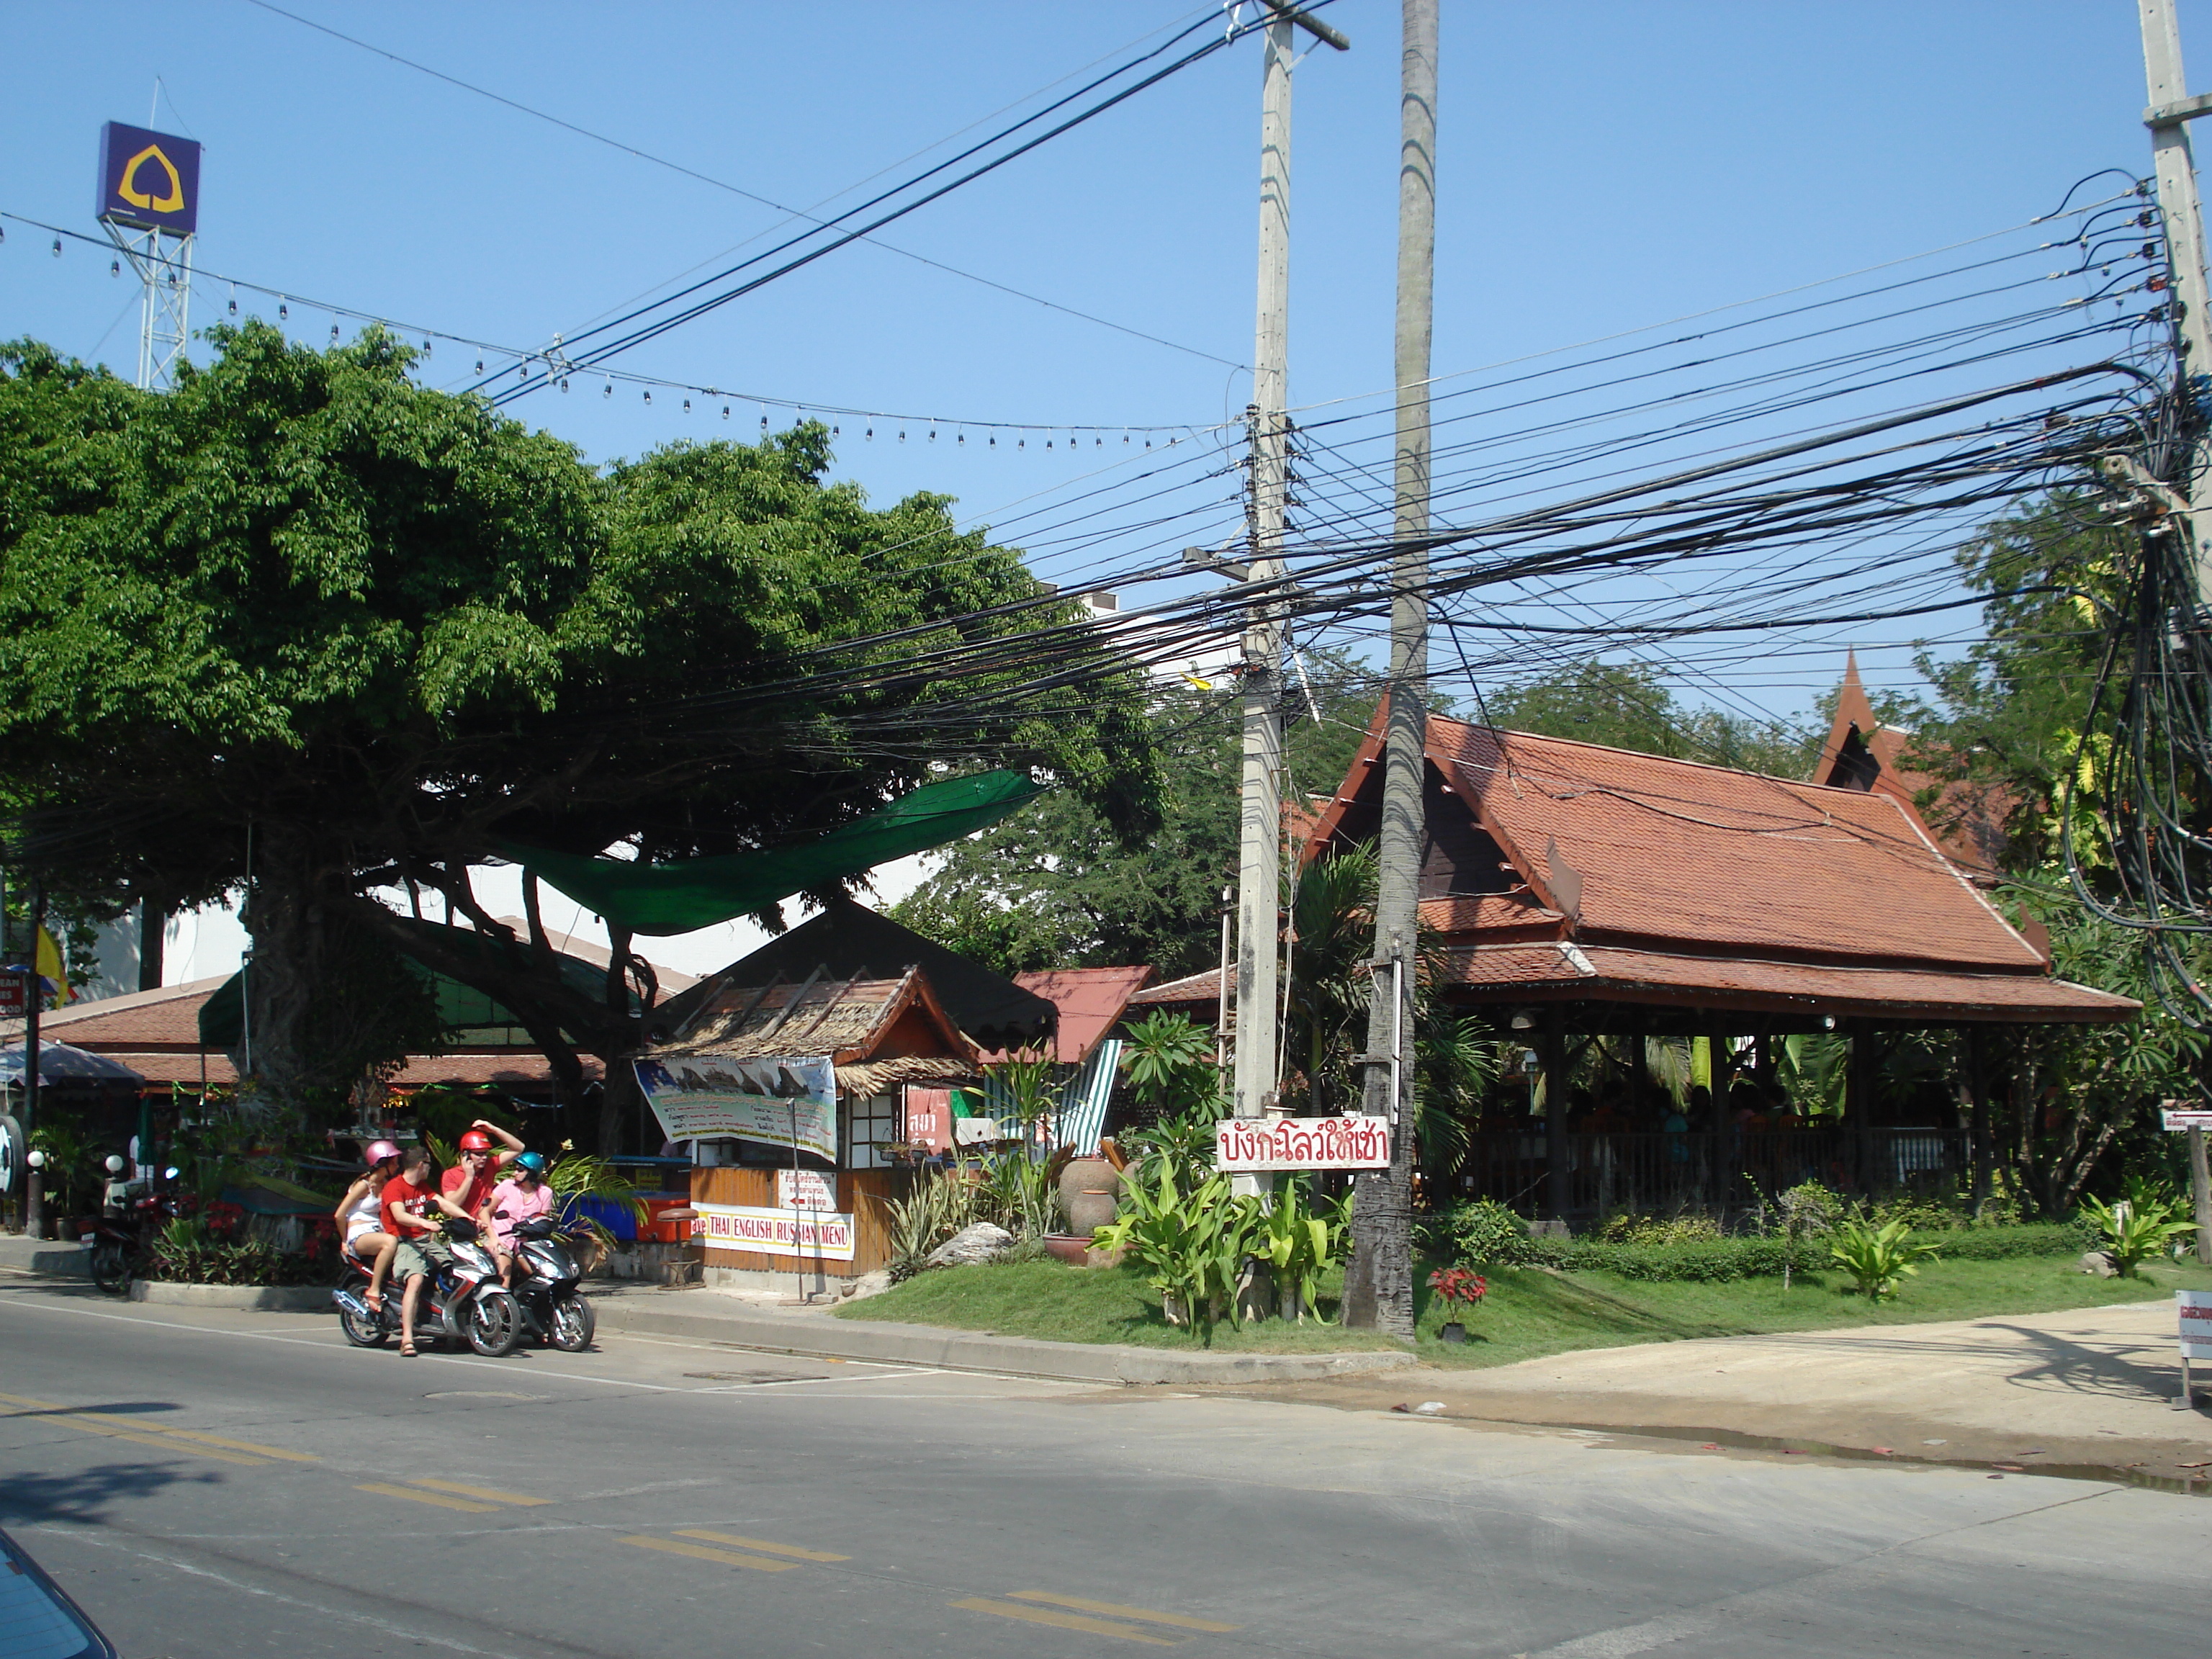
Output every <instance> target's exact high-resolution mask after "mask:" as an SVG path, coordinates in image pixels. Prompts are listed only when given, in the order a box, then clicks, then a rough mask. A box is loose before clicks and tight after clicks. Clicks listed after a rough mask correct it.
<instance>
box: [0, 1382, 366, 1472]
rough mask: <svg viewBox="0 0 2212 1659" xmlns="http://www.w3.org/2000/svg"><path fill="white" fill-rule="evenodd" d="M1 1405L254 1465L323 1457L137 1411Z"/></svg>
mask: <svg viewBox="0 0 2212 1659" xmlns="http://www.w3.org/2000/svg"><path fill="white" fill-rule="evenodd" d="M0 1405H4V1406H10V1407H15V1409H14V1410H12V1411H9V1412H6V1413H0V1415H4V1416H8V1417H39V1418H43V1419H46V1421H47V1422H50V1423H57V1424H59V1425H61V1426H62V1427H63V1428H65V1429H76V1430H78V1431H81V1432H82V1433H85V1434H97V1435H104V1436H106V1437H107V1438H109V1439H111V1440H127V1441H129V1442H131V1444H133V1445H136V1446H152V1447H155V1449H158V1450H161V1451H172V1452H190V1453H191V1454H192V1455H194V1456H195V1457H211V1458H213V1459H214V1460H215V1461H216V1462H218V1463H242V1464H246V1465H247V1466H248V1467H251V1468H265V1467H266V1466H267V1465H269V1464H270V1463H271V1462H284V1463H319V1462H322V1461H323V1460H322V1459H321V1458H319V1457H314V1456H311V1455H308V1454H307V1453H306V1452H295V1451H287V1450H285V1449H284V1448H283V1447H282V1446H264V1445H262V1444H260V1443H258V1442H257V1441H252V1440H232V1439H228V1438H227V1437H224V1436H222V1435H219V1434H202V1433H199V1432H198V1431H196V1430H192V1429H172V1428H165V1427H163V1426H162V1425H160V1424H158V1423H147V1422H143V1421H142V1420H140V1419H139V1418H138V1417H137V1415H136V1414H134V1415H132V1416H131V1417H130V1418H129V1419H121V1420H118V1419H120V1417H121V1414H120V1413H110V1412H103V1411H100V1410H98V1409H97V1408H94V1409H92V1410H88V1411H73V1410H71V1409H70V1407H66V1406H58V1405H56V1404H55V1403H54V1402H53V1401H51V1400H27V1399H25V1398H23V1397H22V1396H21V1395H12V1394H0Z"/></svg>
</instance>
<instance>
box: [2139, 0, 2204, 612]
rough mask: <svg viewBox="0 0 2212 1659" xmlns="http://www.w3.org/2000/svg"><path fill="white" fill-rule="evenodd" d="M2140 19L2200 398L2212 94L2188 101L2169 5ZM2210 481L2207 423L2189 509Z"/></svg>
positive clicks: (2148, 4)
mask: <svg viewBox="0 0 2212 1659" xmlns="http://www.w3.org/2000/svg"><path fill="white" fill-rule="evenodd" d="M2137 5H2138V9H2139V10H2140V13H2141V15H2142V45H2143V77H2144V80H2145V81H2146V82H2147V83H2148V88H2149V92H2150V103H2149V106H2148V107H2147V108H2146V109H2145V110H2144V111H2143V125H2145V126H2147V127H2148V128H2149V129H2150V142H2151V156H2152V160H2153V161H2154V163H2155V166H2156V173H2157V177H2158V207H2159V215H2160V218H2162V219H2163V220H2164V221H2165V223H2166V264H2167V269H2168V270H2171V271H2172V274H2173V303H2174V304H2175V306H2176V307H2178V308H2179V312H2180V317H2179V327H2178V329H2177V333H2178V335H2179V338H2180V342H2181V380H2182V386H2183V388H2184V390H2185V392H2189V393H2191V394H2192V395H2194V396H2196V397H2197V398H2203V397H2204V396H2205V395H2206V393H2207V392H2212V382H2208V381H2207V380H2206V378H2205V377H2206V376H2209V375H2212V298H2208V295H2207V291H2206V285H2205V280H2204V217H2203V208H2202V207H2201V206H2200V204H2199V203H2198V201H2197V161H2196V158H2195V156H2194V155H2192V154H2191V150H2190V146H2189V123H2190V122H2191V121H2193V120H2195V119H2196V118H2197V117H2199V116H2201V115H2212V95H2203V94H2200V95H2199V96H2197V97H2195V98H2192V97H2191V96H2190V95H2189V82H2188V78H2187V76H2185V74H2184V73H2183V71H2182V67H2181V25H2180V23H2179V21H2178V20H2177V19H2176V17H2175V16H2174V10H2173V5H2174V0H2137ZM2208 478H2212V424H2208V425H2206V426H2205V428H2204V429H2203V432H2202V433H2200V435H2199V436H2198V438H2197V441H2196V444H2195V446H2194V447H2193V448H2192V449H2191V453H2190V456H2189V460H2188V474H2187V476H2186V477H2184V478H2183V479H2182V480H2180V483H2181V487H2182V493H2183V494H2184V495H2186V496H2187V497H2188V498H2189V500H2190V501H2191V503H2192V505H2196V506H2203V505H2205V504H2207V500H2208V498H2207V495H2206V493H2205V484H2206V483H2207V481H2208ZM2183 520H2184V523H2185V525H2186V526H2187V527H2188V530H2189V535H2190V542H2191V552H2192V554H2193V555H2194V557H2193V559H2192V561H2191V562H2192V563H2193V564H2194V566H2195V568H2196V571H2197V602H2198V603H2199V604H2200V605H2202V604H2203V602H2204V601H2205V599H2207V598H2208V597H2212V524H2203V523H2199V522H2197V515H2196V514H2195V513H2185V514H2184V515H2183Z"/></svg>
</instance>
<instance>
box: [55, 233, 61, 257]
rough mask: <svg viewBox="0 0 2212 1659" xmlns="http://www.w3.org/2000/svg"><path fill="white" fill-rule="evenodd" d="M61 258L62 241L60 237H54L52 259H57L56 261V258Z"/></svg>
mask: <svg viewBox="0 0 2212 1659" xmlns="http://www.w3.org/2000/svg"><path fill="white" fill-rule="evenodd" d="M61 257H62V239H61V238H60V237H58V236H57V237H55V238H54V258H57V259H58V258H61Z"/></svg>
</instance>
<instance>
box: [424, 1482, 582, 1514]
mask: <svg viewBox="0 0 2212 1659" xmlns="http://www.w3.org/2000/svg"><path fill="white" fill-rule="evenodd" d="M407 1484H408V1485H409V1486H428V1487H429V1488H430V1489H431V1490H432V1491H434V1492H459V1493H460V1495H461V1496H462V1497H464V1498H483V1500H484V1502H485V1503H487V1504H520V1505H521V1506H522V1507H523V1508H525V1509H528V1508H530V1507H531V1506H532V1504H550V1503H551V1502H552V1501H553V1500H552V1499H551V1498H525V1497H524V1496H523V1495H522V1494H521V1493H520V1492H499V1491H496V1490H495V1489H494V1488H492V1487H490V1486H463V1485H462V1484H461V1483H460V1482H459V1481H458V1480H415V1479H412V1478H410V1480H408V1482H407Z"/></svg>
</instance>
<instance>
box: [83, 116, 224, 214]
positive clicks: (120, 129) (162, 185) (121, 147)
mask: <svg viewBox="0 0 2212 1659" xmlns="http://www.w3.org/2000/svg"><path fill="white" fill-rule="evenodd" d="M93 211H94V214H95V215H96V216H98V217H100V218H102V219H105V220H106V221H108V222H110V223H112V224H118V225H133V226H136V227H137V228H139V229H141V230H166V231H168V232H170V233H172V234H175V235H178V236H189V235H191V234H192V233H193V231H194V230H196V229H197V228H198V225H199V216H200V147H199V145H198V144H197V143H195V142H194V141H193V140H191V139H190V138H179V137H173V136H172V135H171V134H169V133H166V132H149V131H146V129H145V128H143V127H127V126H125V125H123V123H122V122H120V121H110V122H109V123H108V124H107V125H106V126H104V127H102V128H101V129H100V202H99V205H98V206H97V207H96V208H94V210H93Z"/></svg>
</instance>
